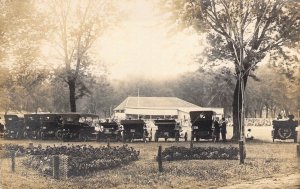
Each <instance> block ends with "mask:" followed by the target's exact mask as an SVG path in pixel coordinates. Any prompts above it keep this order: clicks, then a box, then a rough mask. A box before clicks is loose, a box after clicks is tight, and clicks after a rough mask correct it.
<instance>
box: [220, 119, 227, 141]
mask: <svg viewBox="0 0 300 189" xmlns="http://www.w3.org/2000/svg"><path fill="white" fill-rule="evenodd" d="M226 127H227V123H226V120H225V118H224V117H223V118H222V121H221V135H222V140H223V142H226V141H227V140H226V133H227V128H226Z"/></svg>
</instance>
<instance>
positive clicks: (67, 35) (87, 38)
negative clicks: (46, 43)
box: [49, 0, 112, 112]
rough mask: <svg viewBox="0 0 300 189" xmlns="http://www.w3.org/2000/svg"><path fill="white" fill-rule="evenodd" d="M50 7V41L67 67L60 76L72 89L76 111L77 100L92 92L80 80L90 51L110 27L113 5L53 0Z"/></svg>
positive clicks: (94, 1) (72, 106)
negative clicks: (51, 34)
mask: <svg viewBox="0 0 300 189" xmlns="http://www.w3.org/2000/svg"><path fill="white" fill-rule="evenodd" d="M50 7H51V9H50V13H49V15H52V17H51V18H50V17H49V18H50V21H52V22H51V25H52V26H53V30H52V31H53V36H51V41H54V45H55V46H56V47H57V48H56V49H58V52H59V53H60V54H61V55H62V60H63V65H64V66H63V67H60V68H59V69H60V70H61V71H60V74H59V77H60V78H62V79H63V81H65V82H66V83H67V85H68V88H69V101H70V111H71V112H76V100H77V99H79V98H80V97H82V96H83V95H84V94H86V93H87V92H89V90H88V88H87V87H86V86H87V85H86V84H85V83H84V82H83V80H82V78H81V77H82V76H83V75H84V74H85V73H84V72H85V70H86V68H87V65H88V63H89V51H90V49H91V48H92V46H93V44H94V43H95V41H96V40H97V38H98V37H99V35H100V34H101V33H102V32H103V31H104V29H105V28H106V27H107V25H108V24H109V18H111V17H110V16H111V15H110V12H109V11H111V10H112V9H111V8H112V6H111V3H110V1H104V0H98V1H96V0H87V1H79V0H54V1H52V3H51V5H50Z"/></svg>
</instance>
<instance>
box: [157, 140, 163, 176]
mask: <svg viewBox="0 0 300 189" xmlns="http://www.w3.org/2000/svg"><path fill="white" fill-rule="evenodd" d="M161 150H162V147H161V146H159V147H158V152H157V163H158V171H159V172H163V166H162V157H161Z"/></svg>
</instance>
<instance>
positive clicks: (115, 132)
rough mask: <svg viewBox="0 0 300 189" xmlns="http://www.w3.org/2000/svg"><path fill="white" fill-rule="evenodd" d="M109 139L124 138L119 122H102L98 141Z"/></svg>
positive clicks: (117, 139)
mask: <svg viewBox="0 0 300 189" xmlns="http://www.w3.org/2000/svg"><path fill="white" fill-rule="evenodd" d="M107 139H110V140H114V141H119V140H121V139H122V137H121V130H120V129H119V124H118V123H117V122H115V121H109V120H106V122H102V123H100V131H99V135H98V141H106V140H107Z"/></svg>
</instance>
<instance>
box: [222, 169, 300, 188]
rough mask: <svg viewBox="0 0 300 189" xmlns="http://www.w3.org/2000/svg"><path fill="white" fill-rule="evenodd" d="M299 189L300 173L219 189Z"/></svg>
mask: <svg viewBox="0 0 300 189" xmlns="http://www.w3.org/2000/svg"><path fill="white" fill-rule="evenodd" d="M240 188H247V189H257V188H261V189H282V188H287V189H299V188H300V173H296V174H290V175H276V176H274V177H272V178H262V179H258V180H254V181H245V182H244V183H240V184H235V185H232V186H225V187H221V188H219V189H240Z"/></svg>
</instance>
